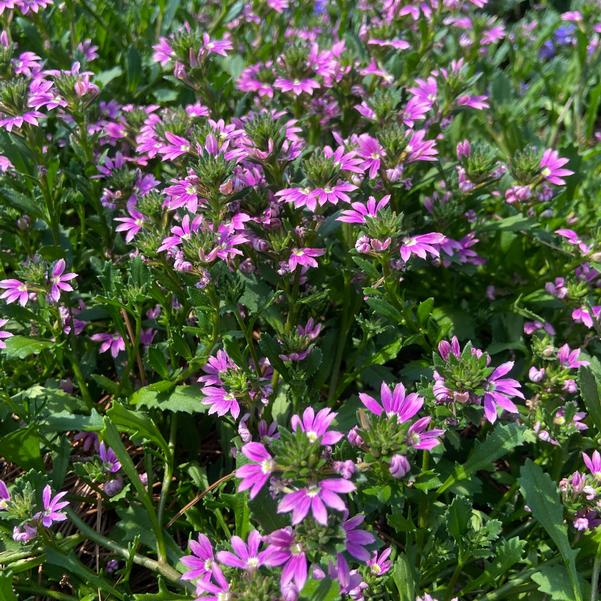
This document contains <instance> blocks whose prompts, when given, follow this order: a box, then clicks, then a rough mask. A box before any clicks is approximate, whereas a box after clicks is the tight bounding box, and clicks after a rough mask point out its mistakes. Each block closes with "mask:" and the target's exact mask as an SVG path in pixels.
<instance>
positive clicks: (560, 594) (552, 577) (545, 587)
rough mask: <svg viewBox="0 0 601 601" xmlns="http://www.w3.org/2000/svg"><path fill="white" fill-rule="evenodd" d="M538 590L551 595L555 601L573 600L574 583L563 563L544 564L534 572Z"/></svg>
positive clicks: (533, 577) (533, 575)
mask: <svg viewBox="0 0 601 601" xmlns="http://www.w3.org/2000/svg"><path fill="white" fill-rule="evenodd" d="M532 580H534V582H536V584H538V590H539V591H540V592H541V593H545V595H549V597H551V599H552V600H553V601H573V600H574V593H573V592H572V583H571V582H570V576H569V574H568V573H567V571H566V569H565V568H564V567H563V566H561V565H553V566H542V567H541V568H540V570H539V571H538V572H536V573H535V574H532Z"/></svg>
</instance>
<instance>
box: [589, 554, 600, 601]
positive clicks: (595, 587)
mask: <svg viewBox="0 0 601 601" xmlns="http://www.w3.org/2000/svg"><path fill="white" fill-rule="evenodd" d="M600 569H601V544H600V545H599V546H598V547H597V553H596V555H595V563H594V564H593V575H592V577H591V601H597V599H598V598H599V570H600Z"/></svg>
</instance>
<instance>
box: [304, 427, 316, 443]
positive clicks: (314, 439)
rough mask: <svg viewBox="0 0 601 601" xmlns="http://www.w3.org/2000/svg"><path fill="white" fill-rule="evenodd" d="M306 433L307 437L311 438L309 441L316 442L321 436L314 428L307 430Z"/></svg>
mask: <svg viewBox="0 0 601 601" xmlns="http://www.w3.org/2000/svg"><path fill="white" fill-rule="evenodd" d="M305 434H306V435H307V438H308V439H309V442H311V443H313V442H315V441H316V440H317V439H318V438H319V436H318V435H317V432H313V431H312V430H309V431H308V432H305Z"/></svg>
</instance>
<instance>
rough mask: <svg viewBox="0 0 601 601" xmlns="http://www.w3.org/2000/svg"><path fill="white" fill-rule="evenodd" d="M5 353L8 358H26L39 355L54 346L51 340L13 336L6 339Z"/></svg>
mask: <svg viewBox="0 0 601 601" xmlns="http://www.w3.org/2000/svg"><path fill="white" fill-rule="evenodd" d="M5 344H6V348H5V349H4V354H5V355H6V357H7V358H8V359H25V358H27V357H29V356H30V355H39V354H40V353H41V352H42V351H43V350H45V349H47V348H50V347H51V346H52V344H53V343H52V341H51V340H44V339H43V338H28V337H27V336H11V337H10V338H7V339H6V340H5Z"/></svg>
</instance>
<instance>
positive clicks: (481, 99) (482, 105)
mask: <svg viewBox="0 0 601 601" xmlns="http://www.w3.org/2000/svg"><path fill="white" fill-rule="evenodd" d="M457 104H458V105H459V106H468V107H470V108H472V109H476V110H478V111H481V110H482V109H487V108H489V107H490V105H489V104H488V96H459V98H457Z"/></svg>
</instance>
